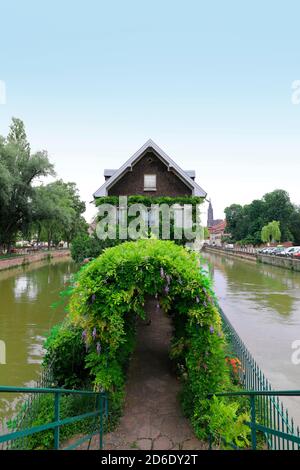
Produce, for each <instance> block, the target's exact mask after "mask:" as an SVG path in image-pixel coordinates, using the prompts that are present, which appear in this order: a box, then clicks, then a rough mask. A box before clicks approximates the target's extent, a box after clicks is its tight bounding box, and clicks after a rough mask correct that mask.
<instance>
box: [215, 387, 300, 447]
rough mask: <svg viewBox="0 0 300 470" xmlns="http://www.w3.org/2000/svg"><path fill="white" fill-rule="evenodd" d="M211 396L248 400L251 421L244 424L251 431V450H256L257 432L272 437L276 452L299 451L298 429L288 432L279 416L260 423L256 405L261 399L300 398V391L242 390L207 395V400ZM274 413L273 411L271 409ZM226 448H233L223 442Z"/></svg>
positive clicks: (287, 427) (230, 444)
mask: <svg viewBox="0 0 300 470" xmlns="http://www.w3.org/2000/svg"><path fill="white" fill-rule="evenodd" d="M213 396H217V397H243V396H246V397H248V398H249V400H250V417H251V421H249V422H246V423H245V424H246V425H248V426H249V427H250V429H251V447H252V449H253V450H256V449H257V432H260V433H262V434H263V435H265V436H271V437H272V443H273V447H272V449H276V450H300V435H299V428H298V429H297V431H294V430H293V428H292V430H293V432H290V428H289V426H287V425H286V424H285V423H284V422H283V421H282V420H280V419H279V414H278V413H277V416H275V415H274V417H275V418H276V419H275V420H274V421H272V420H270V421H269V424H262V423H261V415H259V414H258V404H259V400H260V399H261V398H263V399H274V397H277V398H278V397H279V396H281V397H282V396H285V397H300V390H283V391H275V390H274V391H273V390H272V391H270V390H266V391H257V390H244V391H240V392H225V393H215V394H210V395H208V398H212V397H213ZM273 411H275V409H273ZM212 442H213V436H211V437H210V448H212ZM225 444H227V445H228V446H230V447H232V448H235V446H234V445H233V444H232V443H231V442H225Z"/></svg>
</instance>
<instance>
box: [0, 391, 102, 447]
mask: <svg viewBox="0 0 300 470" xmlns="http://www.w3.org/2000/svg"><path fill="white" fill-rule="evenodd" d="M0 393H22V394H23V393H24V394H30V396H37V395H38V396H41V395H43V394H52V395H54V410H53V411H54V415H53V416H54V420H53V421H52V422H50V423H44V424H41V425H38V426H30V427H28V423H27V421H26V420H21V425H20V422H17V423H16V425H15V426H14V427H15V428H16V430H14V431H12V432H8V433H7V432H6V433H5V434H1V435H0V445H1V444H3V443H6V444H7V447H6V449H16V448H17V449H22V448H24V449H26V438H28V437H29V436H32V435H34V434H37V433H41V432H43V431H47V430H53V433H54V446H53V448H54V449H56V450H59V449H61V439H60V431H61V428H62V427H63V426H65V425H68V424H71V423H76V422H79V421H83V420H86V419H88V418H94V420H95V423H96V424H97V430H93V431H92V432H91V433H89V434H86V435H84V437H82V438H80V439H78V440H77V441H76V442H74V443H72V444H71V445H69V446H68V447H66V448H64V449H63V450H70V449H74V448H76V447H78V446H79V445H80V444H82V443H83V442H85V441H88V440H89V441H90V440H91V439H92V437H93V436H95V435H97V434H99V449H102V448H103V430H104V419H105V418H107V416H108V402H107V395H106V394H105V393H104V392H95V391H88V390H67V389H63V388H39V387H32V388H30V387H28V388H27V387H3V386H0ZM65 394H68V395H73V396H78V395H80V396H85V397H88V396H90V397H94V399H95V407H94V408H95V410H94V411H89V412H85V413H80V414H77V415H76V416H71V417H67V418H61V409H60V408H61V407H60V405H61V397H62V395H65ZM35 403H36V402H35ZM31 406H32V402H29V401H27V402H26V409H27V407H28V409H30V407H31ZM24 439H25V441H24ZM14 443H17V445H15V444H14Z"/></svg>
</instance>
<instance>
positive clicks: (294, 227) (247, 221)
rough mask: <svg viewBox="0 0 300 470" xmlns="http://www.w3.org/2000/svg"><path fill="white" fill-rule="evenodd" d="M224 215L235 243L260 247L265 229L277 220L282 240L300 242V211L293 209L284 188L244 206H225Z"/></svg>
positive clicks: (294, 207)
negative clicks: (262, 232)
mask: <svg viewBox="0 0 300 470" xmlns="http://www.w3.org/2000/svg"><path fill="white" fill-rule="evenodd" d="M225 214H226V222H227V231H228V233H230V234H231V241H232V242H238V241H240V244H253V245H259V244H260V243H261V231H262V228H263V227H264V226H265V225H268V223H269V222H272V221H274V220H275V221H278V222H279V223H280V230H281V239H282V241H288V240H291V241H293V240H295V241H297V242H298V243H299V242H300V210H299V208H297V207H296V206H293V204H292V203H291V200H290V197H289V195H288V193H287V192H286V191H284V190H282V189H276V190H275V191H273V192H271V193H267V194H265V195H264V196H263V198H262V199H260V200H254V201H252V202H251V204H247V205H245V206H241V205H238V204H232V205H231V206H229V207H226V209H225Z"/></svg>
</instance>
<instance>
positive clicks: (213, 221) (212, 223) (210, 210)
mask: <svg viewBox="0 0 300 470" xmlns="http://www.w3.org/2000/svg"><path fill="white" fill-rule="evenodd" d="M221 222H223V220H222V219H214V210H213V206H212V203H211V200H209V205H208V211H207V227H208V228H209V227H214V226H215V225H218V224H220V223H221Z"/></svg>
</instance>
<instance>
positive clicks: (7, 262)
mask: <svg viewBox="0 0 300 470" xmlns="http://www.w3.org/2000/svg"><path fill="white" fill-rule="evenodd" d="M66 256H70V251H69V250H57V251H42V252H39V253H34V254H32V255H24V256H16V257H15V258H10V259H2V260H0V271H3V270H4V269H10V268H14V267H16V266H23V265H27V264H31V263H35V262H37V261H43V260H47V259H49V258H60V257H66Z"/></svg>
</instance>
